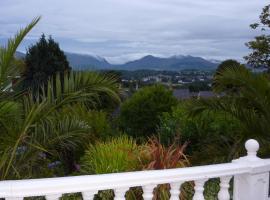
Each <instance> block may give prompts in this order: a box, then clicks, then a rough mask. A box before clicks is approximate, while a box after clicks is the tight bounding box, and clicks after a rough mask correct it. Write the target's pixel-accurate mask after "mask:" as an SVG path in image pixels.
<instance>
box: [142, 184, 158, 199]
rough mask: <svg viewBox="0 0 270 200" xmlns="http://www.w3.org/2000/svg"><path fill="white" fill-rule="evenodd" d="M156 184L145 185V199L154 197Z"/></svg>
mask: <svg viewBox="0 0 270 200" xmlns="http://www.w3.org/2000/svg"><path fill="white" fill-rule="evenodd" d="M155 187H156V186H155V185H145V186H143V187H142V188H143V199H144V200H152V199H153V196H154V194H153V190H154V188H155Z"/></svg>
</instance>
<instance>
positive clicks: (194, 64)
mask: <svg viewBox="0 0 270 200" xmlns="http://www.w3.org/2000/svg"><path fill="white" fill-rule="evenodd" d="M65 54H66V56H67V59H68V61H69V63H70V65H71V66H72V68H73V69H74V70H98V69H112V70H140V69H151V70H170V71H178V70H183V69H201V70H213V69H216V68H217V66H218V64H219V62H218V61H216V60H206V59H204V58H201V57H194V56H183V55H176V56H171V57H168V58H161V57H156V56H152V55H148V56H144V57H142V58H140V59H137V60H134V61H129V62H127V63H124V64H119V65H116V64H111V63H109V62H108V61H107V60H106V59H105V58H102V57H99V56H92V55H85V54H77V53H70V52H65ZM16 56H17V57H20V58H22V57H24V54H23V53H21V52H17V53H16Z"/></svg>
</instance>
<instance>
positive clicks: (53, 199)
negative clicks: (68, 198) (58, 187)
mask: <svg viewBox="0 0 270 200" xmlns="http://www.w3.org/2000/svg"><path fill="white" fill-rule="evenodd" d="M61 196H62V194H51V195H46V200H59V198H60V197H61Z"/></svg>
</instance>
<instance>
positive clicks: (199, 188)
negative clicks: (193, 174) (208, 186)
mask: <svg viewBox="0 0 270 200" xmlns="http://www.w3.org/2000/svg"><path fill="white" fill-rule="evenodd" d="M206 181H207V179H201V180H197V181H195V187H194V190H195V194H194V196H193V200H204V196H203V191H204V184H205V182H206Z"/></svg>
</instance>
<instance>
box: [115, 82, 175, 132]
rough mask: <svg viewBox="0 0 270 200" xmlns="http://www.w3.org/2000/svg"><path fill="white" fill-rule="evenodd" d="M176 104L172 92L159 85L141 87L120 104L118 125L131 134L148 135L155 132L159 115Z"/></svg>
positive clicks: (168, 110)
mask: <svg viewBox="0 0 270 200" xmlns="http://www.w3.org/2000/svg"><path fill="white" fill-rule="evenodd" d="M176 104H177V100H176V98H175V97H174V96H173V94H172V92H171V91H170V90H167V89H166V88H165V87H163V86H161V85H154V86H150V87H145V88H142V89H140V90H139V91H138V92H136V93H135V94H134V95H133V96H132V97H131V98H130V99H128V100H127V101H125V102H124V103H123V104H122V106H121V108H120V126H121V127H122V128H123V129H124V130H125V131H126V132H127V133H128V134H131V135H132V136H137V137H147V136H150V135H151V134H154V133H156V128H157V126H158V124H159V122H160V119H159V116H161V115H162V113H163V112H170V111H171V110H172V107H173V106H175V105H176Z"/></svg>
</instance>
